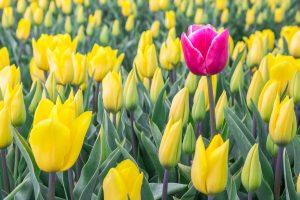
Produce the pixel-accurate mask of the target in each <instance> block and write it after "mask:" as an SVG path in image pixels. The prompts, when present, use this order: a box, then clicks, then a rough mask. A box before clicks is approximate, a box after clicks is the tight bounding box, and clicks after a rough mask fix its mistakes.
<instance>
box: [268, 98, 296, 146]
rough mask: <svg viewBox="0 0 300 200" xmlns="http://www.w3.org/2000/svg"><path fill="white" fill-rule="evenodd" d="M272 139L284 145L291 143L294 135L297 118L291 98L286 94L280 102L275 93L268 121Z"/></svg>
mask: <svg viewBox="0 0 300 200" xmlns="http://www.w3.org/2000/svg"><path fill="white" fill-rule="evenodd" d="M269 131H270V135H271V137H272V140H273V141H274V143H275V144H277V145H282V146H285V145H287V144H289V143H291V142H292V141H293V139H294V137H295V135H296V131H297V120H296V114H295V111H294V102H293V99H289V97H288V96H287V97H286V98H285V99H284V100H283V101H282V102H280V98H279V95H278V94H277V96H276V100H275V103H274V108H273V111H272V115H271V118H270V123H269Z"/></svg>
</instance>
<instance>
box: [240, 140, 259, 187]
mask: <svg viewBox="0 0 300 200" xmlns="http://www.w3.org/2000/svg"><path fill="white" fill-rule="evenodd" d="M241 179H242V183H243V186H244V187H245V189H246V190H247V192H254V191H256V190H257V189H258V188H259V187H260V185H261V181H262V170H261V165H260V161H259V149H258V144H254V145H253V146H252V148H251V149H250V151H249V153H248V155H247V158H246V160H245V164H244V167H243V169H242V175H241Z"/></svg>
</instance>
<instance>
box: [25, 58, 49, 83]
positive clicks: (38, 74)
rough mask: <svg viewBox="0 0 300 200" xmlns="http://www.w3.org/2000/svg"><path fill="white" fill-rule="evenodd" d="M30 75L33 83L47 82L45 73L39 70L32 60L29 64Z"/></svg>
mask: <svg viewBox="0 0 300 200" xmlns="http://www.w3.org/2000/svg"><path fill="white" fill-rule="evenodd" d="M29 73H30V77H31V80H32V81H42V82H45V79H46V78H45V73H44V71H43V70H41V69H39V68H38V67H37V66H36V64H35V62H34V59H33V58H32V59H31V61H30V63H29Z"/></svg>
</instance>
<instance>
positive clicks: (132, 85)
mask: <svg viewBox="0 0 300 200" xmlns="http://www.w3.org/2000/svg"><path fill="white" fill-rule="evenodd" d="M138 101H139V95H138V91H137V82H136V78H135V71H134V70H131V71H130V73H129V74H128V76H127V79H126V82H125V85H124V105H125V108H126V109H127V110H134V109H135V108H136V106H137V105H138Z"/></svg>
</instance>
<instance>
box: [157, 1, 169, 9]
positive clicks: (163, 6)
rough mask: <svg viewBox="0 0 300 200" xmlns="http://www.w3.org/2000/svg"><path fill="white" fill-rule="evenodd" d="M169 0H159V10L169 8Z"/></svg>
mask: <svg viewBox="0 0 300 200" xmlns="http://www.w3.org/2000/svg"><path fill="white" fill-rule="evenodd" d="M169 1H170V0H159V7H160V9H161V10H166V9H168V8H169V4H170V2H169Z"/></svg>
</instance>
